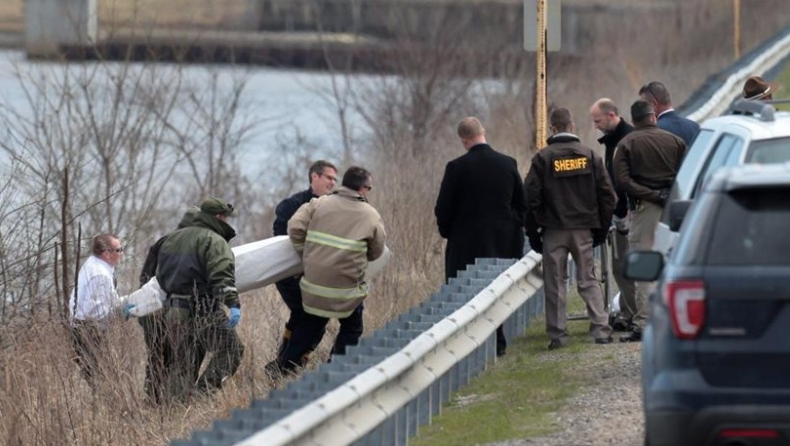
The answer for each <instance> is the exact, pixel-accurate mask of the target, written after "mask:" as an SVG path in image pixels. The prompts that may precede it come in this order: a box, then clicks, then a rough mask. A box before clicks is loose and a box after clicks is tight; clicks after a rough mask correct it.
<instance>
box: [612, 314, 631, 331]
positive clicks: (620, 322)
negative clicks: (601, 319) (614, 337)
mask: <svg viewBox="0 0 790 446" xmlns="http://www.w3.org/2000/svg"><path fill="white" fill-rule="evenodd" d="M610 325H611V326H612V330H614V331H630V330H631V323H630V322H628V319H626V318H624V317H620V316H618V317H616V318H614V320H613V321H612V323H611V324H610Z"/></svg>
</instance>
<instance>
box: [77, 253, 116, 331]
mask: <svg viewBox="0 0 790 446" xmlns="http://www.w3.org/2000/svg"><path fill="white" fill-rule="evenodd" d="M114 270H115V268H114V267H113V266H112V265H110V264H109V263H107V262H105V261H104V260H102V259H100V258H99V257H97V256H95V255H92V256H90V257H89V258H88V260H86V261H85V263H84V264H83V265H82V268H80V272H79V276H78V279H77V290H78V293H77V299H76V301H77V302H76V305H75V296H74V290H72V291H71V297H70V298H69V314H70V315H71V318H72V319H73V320H80V321H85V320H92V321H101V320H103V319H106V318H107V316H109V315H110V313H111V312H112V310H113V309H114V308H116V307H118V306H119V305H120V303H121V300H120V298H119V297H118V292H117V291H116V290H115V279H114V277H113V271H114Z"/></svg>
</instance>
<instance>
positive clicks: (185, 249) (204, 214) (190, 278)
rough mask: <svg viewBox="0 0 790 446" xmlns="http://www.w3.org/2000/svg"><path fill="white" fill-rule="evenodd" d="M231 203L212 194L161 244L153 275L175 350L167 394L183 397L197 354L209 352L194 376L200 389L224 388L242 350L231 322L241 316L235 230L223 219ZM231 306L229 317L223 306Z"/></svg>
mask: <svg viewBox="0 0 790 446" xmlns="http://www.w3.org/2000/svg"><path fill="white" fill-rule="evenodd" d="M233 212H234V209H233V205H231V204H228V203H227V202H225V201H224V200H220V199H218V198H210V199H208V200H206V201H204V202H203V203H202V204H201V205H200V212H199V213H198V214H197V215H196V216H195V218H194V219H193V220H192V222H191V223H190V225H189V226H187V227H186V228H183V229H179V230H177V231H175V232H173V233H172V234H170V235H168V236H167V237H166V238H165V240H164V242H162V246H161V247H160V248H159V255H158V257H157V264H158V266H157V269H156V279H157V281H158V282H159V285H160V286H161V287H162V290H163V291H165V293H167V300H166V301H165V305H164V307H165V325H166V330H167V335H168V342H169V345H170V347H171V348H172V349H173V352H174V354H173V356H174V357H173V362H172V363H171V364H168V367H169V369H168V371H169V373H168V384H169V387H170V391H171V394H173V396H175V397H176V398H180V399H182V400H183V399H185V398H187V397H188V396H189V395H190V394H191V393H192V391H193V387H194V384H195V376H194V367H193V364H194V363H195V359H194V358H195V355H196V354H198V352H199V351H213V352H214V356H213V357H212V359H211V361H210V362H209V364H208V366H207V367H206V370H205V372H204V373H203V375H202V376H201V377H200V378H199V379H198V380H197V381H198V383H197V385H198V389H197V390H199V391H201V392H211V391H214V390H217V389H220V388H221V387H222V382H223V380H224V379H226V378H228V377H230V376H232V375H233V374H234V373H235V372H236V369H238V367H239V364H241V358H242V355H243V354H244V345H243V344H242V343H241V340H240V339H239V336H238V334H237V333H236V330H235V327H236V325H238V323H239V320H240V319H241V304H240V302H239V294H238V291H237V290H236V277H235V260H234V256H233V251H232V250H231V249H230V246H229V245H228V241H230V240H231V239H232V238H233V237H235V236H236V231H235V230H234V229H233V228H232V227H231V226H230V225H229V224H228V223H227V219H228V217H229V216H232V215H233ZM223 304H224V305H225V306H226V307H227V308H228V309H229V310H230V317H228V316H227V315H226V314H225V312H224V311H223V309H222V307H221V305H223Z"/></svg>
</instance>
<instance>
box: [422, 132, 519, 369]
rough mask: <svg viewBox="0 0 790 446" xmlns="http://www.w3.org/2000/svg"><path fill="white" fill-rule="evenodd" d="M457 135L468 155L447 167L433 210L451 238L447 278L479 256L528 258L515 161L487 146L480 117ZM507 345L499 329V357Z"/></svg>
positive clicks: (449, 238) (445, 232)
mask: <svg viewBox="0 0 790 446" xmlns="http://www.w3.org/2000/svg"><path fill="white" fill-rule="evenodd" d="M458 136H459V137H460V138H461V143H462V144H463V146H464V149H465V150H466V151H467V153H466V154H464V155H462V156H460V157H458V158H456V159H454V160H452V161H450V162H449V163H447V167H446V168H445V171H444V178H443V179H442V186H441V189H440V191H439V198H438V199H437V200H436V208H435V210H434V211H435V214H436V223H437V224H438V225H439V234H440V235H441V236H442V237H443V238H446V239H447V248H446V251H445V258H444V259H445V260H444V262H445V263H444V265H445V280H449V279H450V278H452V277H455V276H456V274H457V272H458V271H459V270H463V269H466V266H467V265H470V264H474V262H475V259H476V258H484V257H492V258H504V259H519V258H521V257H522V256H523V255H524V231H523V226H524V218H525V215H526V209H527V204H526V199H525V197H524V189H523V183H522V181H521V176H520V175H519V172H518V165H517V163H516V160H515V159H513V158H511V157H509V156H507V155H503V154H501V153H499V152H496V151H495V150H494V149H493V148H491V146H489V145H488V144H487V143H486V137H485V129H483V126H482V125H481V124H480V121H479V120H478V119H477V118H474V117H468V118H464V119H463V120H461V122H460V123H459V124H458ZM506 346H507V343H506V341H505V336H504V332H503V331H502V327H501V326H500V327H499V329H498V330H497V355H499V356H501V355H503V354H504V353H505V347H506Z"/></svg>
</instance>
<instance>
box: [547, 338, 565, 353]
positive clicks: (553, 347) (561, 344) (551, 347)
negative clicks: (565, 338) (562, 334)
mask: <svg viewBox="0 0 790 446" xmlns="http://www.w3.org/2000/svg"><path fill="white" fill-rule="evenodd" d="M562 347H565V343H564V342H562V341H560V340H559V339H552V340H551V343H550V344H549V350H557V349H558V348H562Z"/></svg>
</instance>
